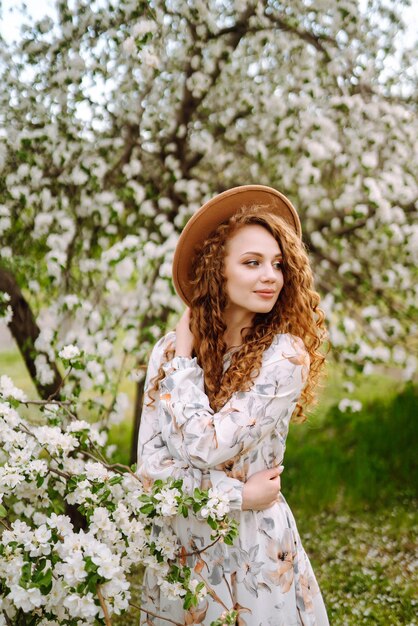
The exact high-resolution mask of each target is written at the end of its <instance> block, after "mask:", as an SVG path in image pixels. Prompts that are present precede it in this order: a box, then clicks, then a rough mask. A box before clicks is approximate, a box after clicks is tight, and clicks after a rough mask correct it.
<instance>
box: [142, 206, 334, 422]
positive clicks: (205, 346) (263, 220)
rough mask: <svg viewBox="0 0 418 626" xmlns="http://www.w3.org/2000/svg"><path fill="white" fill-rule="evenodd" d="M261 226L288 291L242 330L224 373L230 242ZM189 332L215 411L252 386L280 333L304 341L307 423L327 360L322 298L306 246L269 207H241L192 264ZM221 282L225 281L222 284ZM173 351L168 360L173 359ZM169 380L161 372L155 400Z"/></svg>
mask: <svg viewBox="0 0 418 626" xmlns="http://www.w3.org/2000/svg"><path fill="white" fill-rule="evenodd" d="M253 224H256V225H259V226H262V227H263V228H265V229H266V230H267V231H268V232H269V233H270V234H271V235H272V236H273V237H274V239H275V240H276V241H277V243H278V244H279V246H280V248H281V251H282V254H283V262H282V271H283V279H284V283H283V287H282V289H281V291H280V295H279V297H278V299H277V301H276V303H275V304H274V306H273V308H272V310H271V311H270V312H268V313H256V314H255V315H254V318H253V321H252V325H251V327H250V328H244V329H243V330H242V337H243V343H242V345H241V346H240V347H239V348H238V349H237V350H236V351H235V352H234V353H233V354H232V357H231V364H230V366H229V368H228V369H227V370H226V372H225V373H224V372H223V357H224V355H225V353H226V350H227V346H226V344H225V341H224V339H223V337H224V334H225V331H226V324H225V321H224V311H225V309H226V306H227V295H226V291H225V282H226V281H225V268H224V259H225V256H226V244H227V241H228V240H229V239H230V238H231V237H232V236H233V235H234V234H235V233H236V232H237V231H238V230H239V229H241V228H242V227H244V226H248V225H253ZM191 276H192V277H193V278H192V279H191V284H192V285H193V287H194V289H193V296H192V299H191V302H190V310H191V321H190V329H191V331H192V334H193V337H194V356H196V357H197V361H198V363H199V365H200V366H201V367H202V369H203V372H204V381H205V391H206V394H207V396H208V398H209V401H210V405H211V407H212V408H213V409H214V410H215V411H217V410H219V409H220V408H221V407H222V406H223V405H224V404H225V403H226V402H227V400H228V399H229V398H230V397H231V396H232V394H233V393H235V392H237V391H247V390H248V389H250V388H251V386H252V383H253V380H254V378H256V376H257V375H258V373H259V371H260V368H261V362H262V356H263V353H264V351H265V350H266V349H267V348H268V347H269V346H270V345H271V343H272V341H273V339H274V337H275V335H276V334H278V333H291V334H292V335H295V336H297V337H299V338H300V339H302V341H303V343H304V345H305V347H306V350H307V351H308V353H309V357H310V369H309V375H308V379H307V382H306V385H305V387H304V389H303V391H302V395H301V398H300V401H299V402H298V403H297V406H296V409H295V412H294V415H293V416H292V419H296V420H297V421H304V420H305V419H306V416H305V415H304V411H303V409H304V407H305V406H308V405H312V404H313V403H314V400H315V393H314V390H315V388H316V387H317V385H318V382H319V378H320V373H321V369H322V367H323V365H324V361H325V357H324V356H323V354H321V352H319V348H320V346H321V344H322V343H323V342H324V341H325V339H326V337H327V333H326V329H325V323H324V317H325V316H324V313H323V311H322V310H321V309H320V308H319V302H320V297H319V294H318V293H317V292H316V291H315V289H314V279H313V274H312V270H311V267H310V263H309V258H308V255H307V253H306V251H305V247H304V244H303V243H302V242H301V240H300V239H299V237H298V236H297V235H296V234H295V232H294V231H293V229H292V228H291V227H290V226H289V225H288V224H287V223H286V222H285V221H284V220H283V219H282V218H280V217H279V216H277V215H275V214H274V213H273V212H272V211H271V209H269V206H268V205H253V206H251V207H242V208H241V209H240V210H239V211H238V212H237V213H236V214H235V215H234V216H233V217H231V218H230V219H229V220H228V221H227V222H225V223H223V224H221V225H220V226H218V228H217V229H216V230H215V231H213V232H212V233H211V234H210V235H209V237H208V238H207V239H206V241H205V242H204V244H203V246H202V247H201V248H200V250H198V251H197V252H196V255H195V257H194V260H193V263H192V271H191ZM220 278H221V280H220ZM172 355H173V351H172V350H170V349H168V350H167V351H166V354H165V359H169V358H171V357H172ZM163 377H164V372H163V370H162V368H160V370H159V372H158V374H157V376H156V377H155V379H154V380H153V381H152V389H151V397H152V395H153V394H154V393H155V392H156V391H157V390H158V385H159V382H160V381H161V380H162V378H163Z"/></svg>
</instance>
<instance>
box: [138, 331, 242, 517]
mask: <svg viewBox="0 0 418 626" xmlns="http://www.w3.org/2000/svg"><path fill="white" fill-rule="evenodd" d="M171 335H173V334H171ZM171 339H172V337H170V334H169V335H166V336H165V337H163V338H162V339H161V340H160V341H159V342H158V343H157V344H156V345H155V347H154V349H153V351H152V353H151V357H150V361H149V365H148V370H147V375H146V379H145V387H144V407H143V410H142V415H141V425H140V428H139V435H138V464H137V471H136V473H137V474H138V476H140V477H141V479H142V482H143V483H144V485H145V486H151V485H152V483H153V482H154V481H155V480H157V479H161V480H166V479H168V478H176V479H177V478H181V479H182V480H183V488H184V491H185V492H186V493H190V494H191V493H193V490H194V489H195V488H196V487H198V488H199V489H206V488H208V487H213V488H216V489H217V490H219V491H220V492H221V493H222V494H223V495H226V496H227V498H228V499H229V504H230V507H231V509H241V506H242V489H243V486H244V483H243V482H241V481H240V480H237V479H235V478H230V477H228V476H226V474H225V473H224V472H219V471H215V470H214V471H208V472H202V470H201V469H199V468H197V467H194V466H193V465H191V464H190V463H189V461H188V460H187V459H182V458H179V457H176V458H175V457H174V455H173V454H172V453H171V452H170V450H169V449H168V447H167V443H166V441H165V439H164V438H163V436H162V432H161V429H160V423H159V417H158V413H159V403H160V399H159V397H158V394H155V396H156V397H155V400H154V403H153V404H152V405H149V404H147V402H148V400H149V399H148V390H149V388H150V387H151V386H152V381H153V379H154V377H155V376H156V375H157V374H158V370H159V367H160V365H161V363H162V361H163V355H164V352H165V349H166V347H167V345H168V342H169V341H170V340H171Z"/></svg>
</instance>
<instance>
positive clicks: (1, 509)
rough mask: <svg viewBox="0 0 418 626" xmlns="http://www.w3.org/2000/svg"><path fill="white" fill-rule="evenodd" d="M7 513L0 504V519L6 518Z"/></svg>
mask: <svg viewBox="0 0 418 626" xmlns="http://www.w3.org/2000/svg"><path fill="white" fill-rule="evenodd" d="M6 516H7V511H6V509H5V508H4V506H3V505H2V504H0V517H6Z"/></svg>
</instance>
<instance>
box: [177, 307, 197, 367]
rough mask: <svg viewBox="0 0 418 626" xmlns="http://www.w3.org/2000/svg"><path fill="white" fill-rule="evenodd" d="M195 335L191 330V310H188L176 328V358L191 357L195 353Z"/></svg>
mask: <svg viewBox="0 0 418 626" xmlns="http://www.w3.org/2000/svg"><path fill="white" fill-rule="evenodd" d="M193 343H194V339H193V335H192V331H191V330H190V309H189V308H187V309H186V310H185V311H184V313H183V315H182V316H181V318H180V320H179V322H178V324H177V326H176V352H175V355H176V356H187V357H191V356H192V352H193Z"/></svg>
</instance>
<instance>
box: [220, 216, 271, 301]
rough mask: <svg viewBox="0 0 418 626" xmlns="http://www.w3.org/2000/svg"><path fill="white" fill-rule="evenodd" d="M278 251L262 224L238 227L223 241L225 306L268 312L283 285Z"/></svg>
mask: <svg viewBox="0 0 418 626" xmlns="http://www.w3.org/2000/svg"><path fill="white" fill-rule="evenodd" d="M281 260H282V251H281V250H280V246H279V244H278V243H277V241H276V240H275V239H274V237H273V236H272V235H271V234H270V233H269V232H268V230H266V229H265V228H263V227H262V226H259V225H257V224H250V225H248V226H243V227H242V228H240V229H239V230H238V231H237V232H236V233H235V234H234V235H232V237H231V238H230V239H229V240H228V241H227V243H226V256H225V278H226V285H225V289H226V293H227V296H228V309H229V310H231V309H236V310H237V311H241V312H244V311H246V312H250V313H268V312H269V311H271V309H272V308H273V306H274V305H275V303H276V302H277V298H278V297H279V294H280V291H281V289H282V287H283V273H282V267H281Z"/></svg>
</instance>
